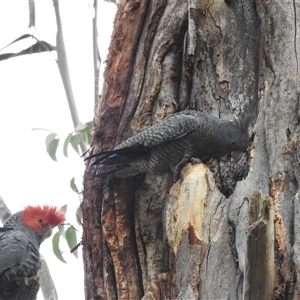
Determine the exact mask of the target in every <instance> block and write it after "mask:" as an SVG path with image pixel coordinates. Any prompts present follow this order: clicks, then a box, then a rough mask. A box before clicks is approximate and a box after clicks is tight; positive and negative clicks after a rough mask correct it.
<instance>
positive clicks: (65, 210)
mask: <svg viewBox="0 0 300 300" xmlns="http://www.w3.org/2000/svg"><path fill="white" fill-rule="evenodd" d="M59 209H60V210H61V211H63V212H64V213H66V212H67V209H68V204H65V205H63V206H61V207H60V208H59Z"/></svg>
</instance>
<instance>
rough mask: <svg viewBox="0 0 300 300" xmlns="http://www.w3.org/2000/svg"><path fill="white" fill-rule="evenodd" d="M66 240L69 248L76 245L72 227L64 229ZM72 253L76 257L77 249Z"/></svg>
mask: <svg viewBox="0 0 300 300" xmlns="http://www.w3.org/2000/svg"><path fill="white" fill-rule="evenodd" d="M66 240H67V243H68V245H69V248H70V249H72V248H74V247H75V246H76V245H77V234H76V231H75V229H74V228H73V227H69V228H68V229H67V230H66ZM73 254H74V255H75V256H76V258H78V251H77V250H75V251H74V252H73Z"/></svg>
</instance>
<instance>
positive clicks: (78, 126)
mask: <svg viewBox="0 0 300 300" xmlns="http://www.w3.org/2000/svg"><path fill="white" fill-rule="evenodd" d="M85 128H86V124H84V123H79V124H78V125H77V126H76V128H75V130H76V131H83V130H85Z"/></svg>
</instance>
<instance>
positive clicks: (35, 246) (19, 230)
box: [0, 206, 65, 300]
mask: <svg viewBox="0 0 300 300" xmlns="http://www.w3.org/2000/svg"><path fill="white" fill-rule="evenodd" d="M64 220H65V215H64V213H63V212H62V211H60V210H58V209H57V208H56V207H51V206H44V207H40V206H27V207H26V208H25V209H24V210H23V211H20V212H18V213H16V214H14V215H12V216H11V217H10V218H9V219H8V220H7V221H6V223H5V224H4V226H3V227H0V299H1V300H4V299H5V300H9V299H12V297H13V296H12V295H13V294H14V292H15V290H16V289H17V287H18V285H19V284H20V283H22V282H24V281H25V283H26V282H27V281H28V278H30V277H32V276H35V275H37V272H38V270H39V269H40V254H39V248H40V244H41V243H42V242H43V241H44V240H45V239H46V238H48V237H49V236H50V235H51V233H52V228H53V227H55V226H57V225H59V224H60V223H62V222H63V221H64Z"/></svg>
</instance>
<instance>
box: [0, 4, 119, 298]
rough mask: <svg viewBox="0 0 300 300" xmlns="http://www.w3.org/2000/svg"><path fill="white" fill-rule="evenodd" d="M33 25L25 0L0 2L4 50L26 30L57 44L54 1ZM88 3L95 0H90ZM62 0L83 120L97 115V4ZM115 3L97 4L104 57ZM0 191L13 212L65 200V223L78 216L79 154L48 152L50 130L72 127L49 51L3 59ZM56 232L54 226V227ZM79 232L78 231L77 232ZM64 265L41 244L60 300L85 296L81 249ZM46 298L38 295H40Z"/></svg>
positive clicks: (49, 243)
mask: <svg viewBox="0 0 300 300" xmlns="http://www.w3.org/2000/svg"><path fill="white" fill-rule="evenodd" d="M35 2H36V30H35V31H34V32H32V31H29V30H28V22H29V21H28V2H27V1H24V0H9V1H0V49H1V48H3V47H4V46H6V45H7V44H8V43H10V42H11V41H13V40H14V39H16V38H18V37H19V36H21V35H23V34H25V33H32V34H34V35H35V36H36V37H37V38H39V39H41V40H44V41H47V42H49V43H50V44H52V45H55V35H56V23H55V15H54V9H53V5H52V1H51V0H35ZM89 2H90V3H89ZM89 2H88V1H87V0H60V12H61V18H62V22H63V30H64V38H65V43H66V50H67V55H68V61H69V68H70V73H71V80H72V85H73V90H74V94H75V100H76V104H77V108H78V112H79V117H80V120H81V121H82V122H87V121H90V120H92V118H93V114H94V111H93V101H94V97H93V92H94V89H93V84H94V80H93V56H92V16H93V10H92V2H93V1H89ZM115 12H116V5H114V4H111V3H107V2H104V1H103V0H100V1H99V24H98V31H99V47H100V54H101V59H102V67H103V62H104V61H105V57H106V55H107V47H108V44H109V39H110V35H111V31H112V26H113V25H112V24H113V18H114V14H115ZM27 47H28V44H26V45H25V44H24V46H22V47H21V48H20V46H14V47H10V48H7V49H5V50H3V51H1V53H5V52H10V51H20V50H22V49H24V48H27ZM0 87H1V88H0V134H1V140H0V195H1V196H2V198H3V199H4V201H5V202H6V204H7V205H8V207H9V208H10V210H11V211H12V212H13V213H15V212H17V211H19V210H21V209H23V208H24V206H26V205H29V204H30V205H36V204H40V205H43V204H52V205H57V206H62V205H64V204H68V214H67V218H68V221H69V222H70V223H72V224H74V225H75V226H76V228H78V229H80V228H79V226H78V225H77V224H76V221H75V211H76V207H77V206H78V205H79V198H78V196H77V195H76V194H75V193H74V192H72V191H71V189H70V187H69V181H70V179H71V178H72V177H73V176H76V178H77V184H79V185H80V183H81V182H82V175H83V170H84V165H83V163H82V159H81V158H79V157H78V155H77V154H76V153H75V152H74V151H73V149H71V148H69V154H70V155H69V156H70V157H69V158H65V157H64V156H63V154H62V144H63V141H61V145H60V146H59V149H58V150H57V158H58V162H54V161H52V160H51V159H50V157H49V156H48V154H47V153H46V149H45V137H46V135H47V133H46V132H44V131H32V128H46V129H50V130H52V131H53V132H56V133H59V134H61V136H62V138H64V137H65V136H66V135H67V134H68V133H70V132H72V131H73V125H72V120H71V117H70V113H69V109H68V104H67V100H66V97H65V92H64V89H63V86H62V82H61V79H60V75H59V72H58V68H57V65H56V62H55V61H54V59H53V57H52V55H51V54H49V53H43V54H35V55H31V56H24V57H18V58H13V59H9V60H7V61H1V62H0ZM54 232H56V230H55V231H54ZM78 237H79V238H80V237H81V232H80V233H79V236H78ZM62 248H64V249H65V250H66V251H65V253H64V257H65V259H66V260H67V264H63V263H61V262H60V261H59V260H58V259H57V258H56V257H55V256H54V254H53V252H52V239H51V238H49V239H48V240H46V241H45V242H44V243H43V244H42V246H41V253H42V254H43V255H44V257H45V258H46V260H47V262H48V265H49V268H50V271H51V274H52V276H53V279H54V281H55V285H56V288H57V292H58V295H59V299H63V300H64V299H76V300H77V299H84V291H83V264H82V258H81V255H82V253H81V251H80V253H79V257H80V259H79V260H76V259H75V258H74V257H73V256H72V255H71V254H69V251H68V250H67V247H66V245H65V244H63V245H62ZM40 299H43V297H42V294H41V292H39V296H38V300H40Z"/></svg>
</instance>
